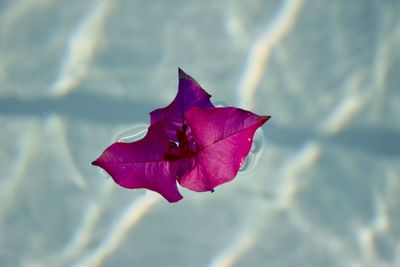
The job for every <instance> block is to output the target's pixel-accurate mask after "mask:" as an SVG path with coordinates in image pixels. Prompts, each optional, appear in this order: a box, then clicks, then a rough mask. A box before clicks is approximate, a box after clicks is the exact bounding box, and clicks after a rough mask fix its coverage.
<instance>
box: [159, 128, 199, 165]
mask: <svg viewBox="0 0 400 267" xmlns="http://www.w3.org/2000/svg"><path fill="white" fill-rule="evenodd" d="M187 130H188V127H187V125H186V124H182V128H180V129H178V130H176V137H177V141H172V140H170V141H169V142H170V143H169V148H168V150H167V152H165V154H164V159H165V160H168V161H174V160H179V159H182V158H190V157H192V156H194V155H196V154H197V153H198V146H197V145H196V143H195V142H194V140H193V137H192V136H191V135H188V131H187Z"/></svg>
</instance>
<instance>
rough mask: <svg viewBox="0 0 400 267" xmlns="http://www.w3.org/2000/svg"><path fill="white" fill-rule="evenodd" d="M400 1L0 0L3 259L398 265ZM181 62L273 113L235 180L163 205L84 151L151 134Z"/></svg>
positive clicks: (3, 262)
mask: <svg viewBox="0 0 400 267" xmlns="http://www.w3.org/2000/svg"><path fill="white" fill-rule="evenodd" d="M399 18H400V2H399V1H396V0H395V1H317V0H286V1H280V0H276V1H264V0H250V1H184V2H183V1H152V2H151V1H130V0H121V1H111V0H96V1H95V0H84V1H81V0H79V1H78V0H71V1H50V0H15V1H14V0H2V1H0V129H1V134H0V147H1V150H0V170H1V172H0V266H10V267H15V266H49V267H50V266H51V267H57V266H60V267H62V266H87V267H94V266H113V267H115V266H117V267H119V266H163V267H164V266H171V267H177V266H178V267H179V266H209V267H228V266H246V267H247V266H278V267H280V266H288V267H290V266H307V267H313V266H324V267H326V266H333V267H337V266H351V267H355V266H360V267H361V266H363V267H364V266H367V267H368V266H371V267H372V266H374V267H375V266H394V267H396V266H400V224H399V222H400V204H399V203H400V197H399V196H400V182H399V181H400V167H399V166H400V120H399V119H398V114H399V113H400V90H399V84H400V76H399V75H398V74H399V71H400V50H399V49H398V47H399V45H400V20H399ZM178 67H181V68H182V69H184V70H185V71H186V72H188V73H189V74H191V75H192V76H193V77H195V78H196V79H197V80H198V81H199V83H200V84H201V85H202V86H203V87H204V88H205V89H206V90H207V91H208V92H209V93H211V94H212V95H213V98H212V99H213V100H214V101H219V102H218V103H221V102H222V103H224V104H223V105H227V106H240V107H242V108H245V109H248V110H251V111H253V112H256V113H258V114H265V115H271V116H272V119H271V120H270V121H268V122H267V123H266V125H265V126H263V128H262V132H261V131H260V132H258V133H257V136H256V138H255V143H254V146H253V148H252V152H251V153H250V156H249V158H248V159H247V161H246V162H245V164H244V166H243V167H242V170H241V172H240V173H239V175H238V176H237V178H236V179H235V180H234V181H232V182H230V183H227V184H224V185H222V186H220V187H218V188H216V190H215V192H214V193H195V192H191V191H189V190H185V189H183V190H182V194H183V196H184V199H183V200H182V201H180V202H179V203H176V204H169V203H167V202H166V201H165V200H164V199H162V198H160V197H159V196H158V195H157V194H154V193H151V192H146V191H145V190H126V189H123V188H120V187H118V186H117V185H116V184H115V183H113V181H112V179H110V178H109V177H108V176H107V175H106V174H105V173H103V172H101V171H99V170H98V169H97V168H95V167H93V166H91V165H90V162H91V161H93V160H94V159H95V158H97V156H98V155H99V154H100V153H101V152H102V150H103V149H104V148H105V147H106V146H108V145H109V144H110V143H112V142H114V141H115V140H121V139H122V141H131V140H135V139H137V138H140V136H143V134H144V133H145V132H144V131H145V129H146V126H145V125H146V124H147V123H148V120H149V115H148V112H150V111H151V110H153V109H155V108H159V107H163V106H165V105H167V104H168V103H169V102H170V101H171V100H172V99H173V97H174V95H175V93H176V87H177V68H178ZM136 133H140V134H139V136H136V135H135V134H136ZM124 137H126V138H124Z"/></svg>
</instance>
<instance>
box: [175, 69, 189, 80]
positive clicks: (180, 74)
mask: <svg viewBox="0 0 400 267" xmlns="http://www.w3.org/2000/svg"><path fill="white" fill-rule="evenodd" d="M178 78H179V80H182V79H183V80H193V78H192V77H191V76H190V75H188V74H187V73H186V72H184V71H183V70H182V69H181V68H178Z"/></svg>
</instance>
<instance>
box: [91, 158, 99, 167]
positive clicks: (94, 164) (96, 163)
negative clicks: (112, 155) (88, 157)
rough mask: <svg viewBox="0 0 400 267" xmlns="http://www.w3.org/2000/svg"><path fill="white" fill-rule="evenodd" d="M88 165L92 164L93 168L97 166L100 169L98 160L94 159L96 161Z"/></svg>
mask: <svg viewBox="0 0 400 267" xmlns="http://www.w3.org/2000/svg"><path fill="white" fill-rule="evenodd" d="M90 164H92V165H93V166H99V167H100V162H99V159H96V160H94V161H92V162H91V163H90Z"/></svg>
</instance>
